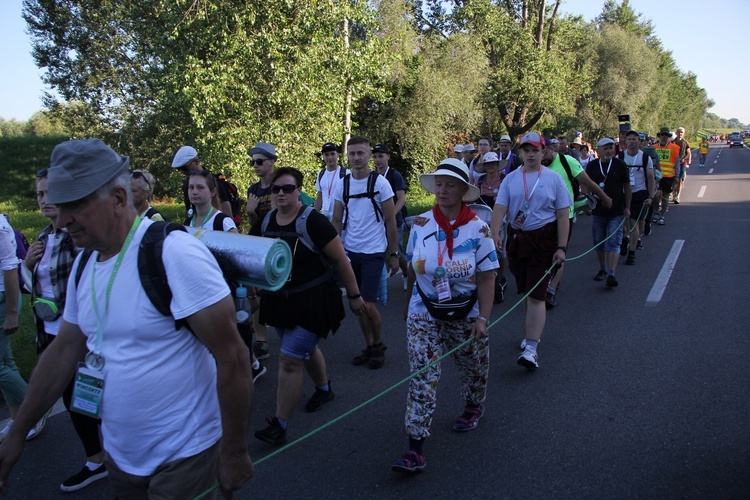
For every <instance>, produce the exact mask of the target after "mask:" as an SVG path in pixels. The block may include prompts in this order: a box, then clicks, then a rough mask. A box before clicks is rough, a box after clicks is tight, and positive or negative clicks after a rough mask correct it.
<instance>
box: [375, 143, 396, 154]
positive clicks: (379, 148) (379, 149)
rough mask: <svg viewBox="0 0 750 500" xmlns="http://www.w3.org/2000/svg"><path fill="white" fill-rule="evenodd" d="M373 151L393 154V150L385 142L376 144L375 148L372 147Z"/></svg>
mask: <svg viewBox="0 0 750 500" xmlns="http://www.w3.org/2000/svg"><path fill="white" fill-rule="evenodd" d="M372 152H373V153H386V154H391V150H390V149H388V146H386V145H385V144H376V145H375V147H374V148H372Z"/></svg>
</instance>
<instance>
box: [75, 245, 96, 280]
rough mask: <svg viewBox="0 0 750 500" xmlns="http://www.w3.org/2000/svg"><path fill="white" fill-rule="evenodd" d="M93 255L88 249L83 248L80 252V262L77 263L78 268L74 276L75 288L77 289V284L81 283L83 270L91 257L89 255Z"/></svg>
mask: <svg viewBox="0 0 750 500" xmlns="http://www.w3.org/2000/svg"><path fill="white" fill-rule="evenodd" d="M92 253H94V251H93V250H91V249H90V248H85V249H84V250H83V251H82V252H81V261H80V262H79V263H78V268H77V269H76V274H75V280H74V282H75V284H76V288H78V284H79V283H80V282H81V276H83V270H84V269H86V264H88V262H89V258H90V257H91V254H92Z"/></svg>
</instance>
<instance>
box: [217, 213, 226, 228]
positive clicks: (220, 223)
mask: <svg viewBox="0 0 750 500" xmlns="http://www.w3.org/2000/svg"><path fill="white" fill-rule="evenodd" d="M227 217H228V216H227V214H225V213H224V212H218V213H217V214H216V217H214V231H223V230H224V219H226V218H227Z"/></svg>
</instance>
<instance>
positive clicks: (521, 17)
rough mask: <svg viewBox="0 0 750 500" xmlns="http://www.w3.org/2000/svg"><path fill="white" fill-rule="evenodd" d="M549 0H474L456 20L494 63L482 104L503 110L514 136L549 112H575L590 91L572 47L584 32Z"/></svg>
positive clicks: (502, 120)
mask: <svg viewBox="0 0 750 500" xmlns="http://www.w3.org/2000/svg"><path fill="white" fill-rule="evenodd" d="M560 4H561V0H557V1H555V2H554V4H553V6H552V8H551V9H549V8H548V7H547V4H546V2H545V1H544V0H520V1H516V2H503V3H494V2H492V1H490V0H474V1H467V2H465V3H462V5H461V7H460V8H458V9H457V10H456V20H457V24H458V25H459V26H461V27H462V28H464V29H467V30H468V31H469V32H470V33H471V36H473V37H476V39H477V41H478V42H479V43H480V45H481V47H482V50H483V53H484V55H485V57H486V59H487V64H488V66H489V71H488V74H487V75H486V76H487V78H486V81H485V90H484V92H483V93H482V96H481V98H480V99H481V104H482V107H483V108H484V109H485V110H489V109H492V110H494V111H496V112H497V113H498V114H499V117H500V120H501V122H502V124H503V125H504V127H505V129H506V130H507V131H508V133H509V134H510V136H511V138H514V137H516V136H518V135H520V134H523V133H525V132H527V131H528V130H530V129H531V128H532V127H534V126H535V125H536V124H537V123H538V122H539V120H540V119H541V118H542V117H543V116H544V114H545V113H551V114H552V115H553V116H555V115H559V114H564V113H566V112H572V111H573V109H574V103H575V101H576V99H578V98H580V97H581V96H583V95H585V94H586V92H587V87H588V84H587V79H586V71H584V68H583V67H582V66H581V65H580V61H578V60H577V59H576V57H575V51H574V50H573V48H574V47H575V46H576V45H577V43H578V41H579V40H580V38H581V36H582V35H581V33H580V32H579V30H578V29H577V27H576V26H575V24H574V23H572V22H570V20H568V19H560V18H558V9H559V7H560Z"/></svg>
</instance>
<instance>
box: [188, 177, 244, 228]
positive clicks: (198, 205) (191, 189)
mask: <svg viewBox="0 0 750 500" xmlns="http://www.w3.org/2000/svg"><path fill="white" fill-rule="evenodd" d="M216 189H217V187H216V180H215V179H214V176H213V174H211V172H209V171H208V170H192V171H190V173H189V174H188V196H189V198H190V203H192V204H193V207H195V213H194V214H193V215H191V216H190V217H188V218H187V219H186V220H185V225H186V226H190V227H199V228H202V229H210V230H212V231H227V232H230V233H236V232H238V231H237V226H236V225H235V224H234V221H233V220H232V218H231V217H230V216H228V215H226V214H224V213H223V212H222V211H221V210H219V209H217V208H216V207H215V206H214V205H213V204H212V200H213V199H214V197H215V196H216Z"/></svg>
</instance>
